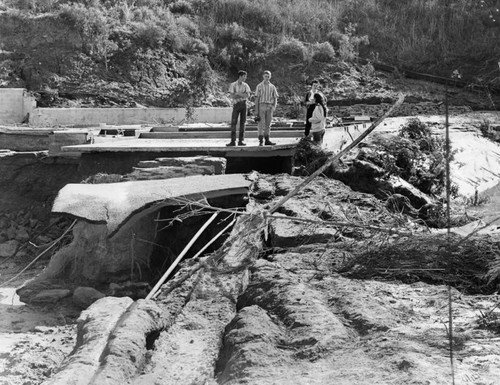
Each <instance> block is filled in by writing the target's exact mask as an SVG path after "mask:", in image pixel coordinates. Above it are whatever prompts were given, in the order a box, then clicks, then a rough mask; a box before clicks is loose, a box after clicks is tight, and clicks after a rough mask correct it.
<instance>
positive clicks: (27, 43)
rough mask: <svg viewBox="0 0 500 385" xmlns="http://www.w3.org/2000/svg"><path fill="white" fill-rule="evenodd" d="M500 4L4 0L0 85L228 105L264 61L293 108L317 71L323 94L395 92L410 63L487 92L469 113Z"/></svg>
mask: <svg viewBox="0 0 500 385" xmlns="http://www.w3.org/2000/svg"><path fill="white" fill-rule="evenodd" d="M497 3H498V2H496V1H492V0H490V1H481V2H474V1H469V0H455V1H449V2H446V3H442V2H429V1H426V0H419V1H408V0H405V1H400V2H397V3H392V2H387V1H382V0H371V1H365V2H360V1H335V2H332V1H327V0H315V1H314V2H313V4H312V6H310V3H307V4H306V3H305V2H304V1H303V0H294V1H290V2H286V3H282V2H279V1H264V0H258V1H249V0H177V1H172V0H167V1H162V0H141V1H137V2H129V1H125V0H123V1H99V0H95V1H78V2H68V1H66V0H51V1H38V0H36V1H35V0H34V1H10V0H2V1H0V69H1V71H0V86H2V87H26V88H27V89H28V90H29V91H31V92H33V93H34V94H35V96H36V97H37V100H38V103H39V105H40V106H42V107H43V106H46V107H48V106H65V107H72V106H83V107H85V106H96V105H97V106H109V107H112V106H137V105H143V106H160V107H172V106H185V105H195V106H198V105H212V106H223V105H228V103H229V101H228V100H227V97H226V93H225V90H226V88H227V83H228V82H229V81H231V80H233V78H234V76H235V73H236V71H237V70H238V69H240V68H245V69H247V70H248V71H249V79H248V81H249V84H250V85H251V86H252V87H255V85H256V84H257V83H258V82H259V81H260V74H261V72H262V70H263V69H269V70H271V71H272V72H273V74H274V75H273V81H274V83H276V84H277V85H278V88H279V90H280V94H281V100H280V104H281V105H284V106H287V108H286V111H284V112H285V113H286V114H289V115H293V114H294V108H296V104H297V101H298V99H300V97H301V95H302V94H303V92H304V90H305V89H306V88H307V83H308V81H310V80H311V79H313V78H319V79H320V80H321V82H322V86H323V88H324V90H325V91H326V93H327V95H328V98H329V100H330V101H334V100H344V99H347V100H356V99H365V98H370V97H374V96H376V97H379V98H384V97H388V98H391V97H393V96H394V94H395V93H396V92H399V91H400V88H401V87H402V86H403V87H406V86H404V85H402V84H401V83H402V80H403V79H404V73H405V71H409V70H413V71H418V72H423V73H428V74H431V75H436V76H442V77H445V78H451V77H452V74H453V73H454V74H455V75H453V76H455V77H456V79H457V81H458V79H459V78H460V82H462V83H464V84H465V85H469V86H470V85H474V87H472V91H474V92H475V93H476V94H477V93H479V94H480V95H479V96H480V97H481V99H483V101H482V102H480V103H479V104H477V103H473V108H474V109H492V108H493V109H495V106H496V105H497V104H496V103H492V99H491V96H492V95H491V94H493V98H495V95H494V91H495V90H497V89H498V87H499V85H500V84H499V82H500V78H499V75H500V73H499V68H498V66H497V59H498V57H499V56H500V43H499V41H500V39H498V36H499V18H500V14H499V10H498V4H497ZM361 59H363V60H361ZM366 60H368V62H367V61H366ZM378 62H380V63H385V64H388V65H391V66H393V67H392V68H393V70H391V71H390V72H388V73H384V74H381V73H378V72H376V71H375V70H374V67H373V65H372V64H371V63H378ZM361 63H365V64H361ZM406 88H407V87H406ZM469 88H471V87H469ZM470 90H471V89H469V90H468V91H470ZM464 92H465V90H464V89H460V90H459V91H458V92H457V94H458V95H457V96H459V99H460V96H461V95H462V94H463V93H464ZM417 96H418V97H421V98H422V99H423V100H424V101H435V97H434V96H429V95H428V93H426V91H425V90H421V91H420V92H419V93H417ZM476 98H477V95H476ZM461 99H463V98H461ZM465 99H466V100H465V101H463V100H462V101H459V102H457V103H456V104H458V105H467V104H470V103H468V101H467V100H468V99H470V97H465ZM494 101H495V102H496V99H494ZM290 117H293V116H290Z"/></svg>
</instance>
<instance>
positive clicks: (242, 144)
mask: <svg viewBox="0 0 500 385" xmlns="http://www.w3.org/2000/svg"><path fill="white" fill-rule="evenodd" d="M246 145H247V144H246V143H245V142H244V141H242V140H240V141H239V142H238V146H246Z"/></svg>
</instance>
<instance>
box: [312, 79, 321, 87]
mask: <svg viewBox="0 0 500 385" xmlns="http://www.w3.org/2000/svg"><path fill="white" fill-rule="evenodd" d="M313 84H319V80H317V79H314V80H313V81H312V82H311V86H312V85H313Z"/></svg>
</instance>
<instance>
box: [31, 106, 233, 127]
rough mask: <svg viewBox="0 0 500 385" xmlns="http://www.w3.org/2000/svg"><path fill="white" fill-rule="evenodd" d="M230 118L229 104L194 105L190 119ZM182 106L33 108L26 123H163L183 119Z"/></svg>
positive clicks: (221, 119)
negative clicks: (224, 105) (216, 105)
mask: <svg viewBox="0 0 500 385" xmlns="http://www.w3.org/2000/svg"><path fill="white" fill-rule="evenodd" d="M230 120H231V107H221V108H218V107H206V108H195V109H194V114H193V116H192V121H193V122H207V123H222V122H229V121H230ZM186 121H187V119H186V109H185V108H36V109H35V110H34V111H33V113H32V114H30V121H29V123H30V125H31V126H35V127H54V126H68V125H87V126H91V125H95V126H98V125H99V123H107V124H111V125H113V124H115V125H121V124H165V123H186Z"/></svg>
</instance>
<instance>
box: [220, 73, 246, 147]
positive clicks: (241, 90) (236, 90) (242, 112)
mask: <svg viewBox="0 0 500 385" xmlns="http://www.w3.org/2000/svg"><path fill="white" fill-rule="evenodd" d="M246 79H247V72H246V71H238V80H236V81H235V82H234V83H231V84H230V85H229V95H230V97H231V99H232V100H233V113H232V114H231V142H229V143H228V144H226V146H236V123H237V122H238V117H239V118H240V135H239V140H238V146H246V143H245V142H244V140H245V122H246V120H247V99H248V98H249V97H250V92H251V90H250V87H249V86H248V84H247V83H245V80H246Z"/></svg>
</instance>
